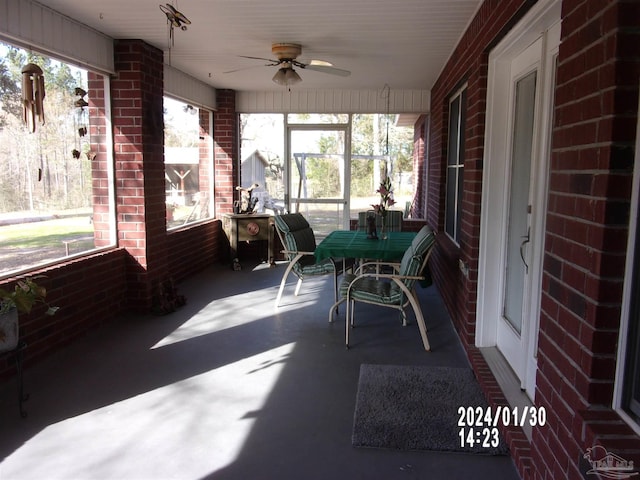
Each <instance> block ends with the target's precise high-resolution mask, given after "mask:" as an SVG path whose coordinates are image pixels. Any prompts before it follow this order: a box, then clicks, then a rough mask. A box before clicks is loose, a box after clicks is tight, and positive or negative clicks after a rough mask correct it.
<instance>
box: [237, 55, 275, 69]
mask: <svg viewBox="0 0 640 480" xmlns="http://www.w3.org/2000/svg"><path fill="white" fill-rule="evenodd" d="M238 56H239V57H240V58H250V59H252V60H264V61H265V62H271V63H270V64H269V65H266V66H267V67H269V66H274V65H280V63H281V62H279V61H278V60H273V59H272V58H262V57H249V56H247V55H238Z"/></svg>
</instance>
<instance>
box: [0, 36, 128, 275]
mask: <svg viewBox="0 0 640 480" xmlns="http://www.w3.org/2000/svg"><path fill="white" fill-rule="evenodd" d="M29 63H33V64H36V65H38V66H39V67H40V68H41V69H42V71H43V77H44V82H45V92H46V95H45V98H44V101H43V105H44V108H43V110H44V115H45V123H44V124H41V123H40V122H37V126H36V129H35V131H34V132H32V131H31V129H29V128H27V126H26V125H25V123H24V122H23V112H22V103H21V98H22V88H23V87H22V75H21V72H22V69H23V67H24V66H25V65H26V64H29ZM108 81H109V80H108V78H107V77H105V76H102V75H100V74H97V73H94V72H90V71H87V70H83V69H81V68H77V67H76V66H74V65H71V64H69V63H64V62H61V61H58V60H56V59H55V58H52V57H47V56H42V55H38V54H36V53H33V52H27V51H25V50H22V49H19V48H15V47H12V46H10V45H6V44H2V43H0V169H1V171H2V175H0V252H1V253H0V265H1V266H0V276H7V275H9V274H16V273H18V272H20V271H23V270H27V269H32V268H35V267H39V266H43V265H45V264H51V263H53V262H56V261H60V260H63V259H67V258H69V257H74V256H79V255H82V254H86V253H88V252H91V251H94V250H95V249H97V248H101V247H107V246H111V245H114V243H115V235H114V228H113V223H114V222H113V211H114V207H113V205H114V201H113V191H112V188H111V183H110V182H108V181H105V179H108V178H112V174H113V171H112V164H113V161H112V158H111V153H110V152H111V149H110V148H109V147H108V146H107V147H104V148H101V146H100V145H97V144H96V143H93V142H96V141H97V138H105V137H102V136H100V137H98V136H97V135H95V136H94V135H93V131H92V130H93V129H95V128H98V127H99V126H101V125H104V124H105V123H109V122H110V119H109V118H108V115H109V113H108V112H109V110H108V108H109V107H108V105H104V98H105V97H104V95H103V92H104V91H106V90H108V88H109V83H108ZM108 137H109V138H108V139H106V141H107V142H109V143H111V137H110V136H108Z"/></svg>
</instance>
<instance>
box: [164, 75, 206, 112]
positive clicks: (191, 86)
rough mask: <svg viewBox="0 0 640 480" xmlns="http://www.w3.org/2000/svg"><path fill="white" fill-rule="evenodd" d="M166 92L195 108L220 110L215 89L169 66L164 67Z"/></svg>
mask: <svg viewBox="0 0 640 480" xmlns="http://www.w3.org/2000/svg"><path fill="white" fill-rule="evenodd" d="M164 91H165V93H166V94H167V95H169V96H173V97H176V98H178V99H180V100H183V101H185V102H187V103H190V104H192V105H194V106H198V107H204V108H206V109H209V110H216V109H217V108H218V104H217V101H216V89H215V88H213V87H212V86H211V85H207V84H206V83H203V82H201V81H200V80H198V79H196V78H193V77H192V76H190V75H187V74H186V73H184V72H182V71H180V70H178V69H176V68H174V67H172V66H170V65H167V64H165V65H164Z"/></svg>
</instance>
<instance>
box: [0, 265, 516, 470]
mask: <svg viewBox="0 0 640 480" xmlns="http://www.w3.org/2000/svg"><path fill="white" fill-rule="evenodd" d="M283 272H284V265H283V264H279V265H278V266H277V267H276V268H269V267H268V266H267V265H265V264H259V265H255V264H251V263H250V262H249V263H247V262H244V263H243V270H242V271H239V272H234V271H232V270H231V269H229V268H227V267H224V266H216V267H210V268H208V269H207V270H205V271H203V272H201V273H200V274H198V275H195V276H193V277H191V278H190V279H188V280H187V281H185V282H183V283H181V284H180V285H179V286H178V288H179V291H180V293H182V294H184V295H185V296H186V297H187V300H188V303H187V305H186V306H185V307H183V308H181V309H180V310H178V311H177V312H174V313H172V314H170V315H167V316H163V317H157V316H123V317H122V318H119V319H117V320H116V321H114V322H113V323H111V324H109V325H107V326H104V327H102V328H100V329H98V330H96V331H94V332H92V334H91V335H89V336H88V337H87V338H84V339H82V340H79V341H77V342H76V343H74V344H73V345H72V346H70V347H68V348H66V349H65V350H63V351H60V352H58V353H56V354H54V355H53V356H52V357H50V358H49V359H47V360H46V361H44V362H42V363H40V364H38V365H35V366H33V367H31V368H28V369H27V370H26V372H25V389H26V391H27V392H28V393H30V399H29V401H28V402H26V404H25V407H26V410H27V411H28V417H27V418H25V419H22V418H20V416H19V414H18V409H17V405H16V391H15V388H16V384H15V381H14V380H13V379H12V380H11V381H9V382H5V383H4V384H1V385H0V479H2V480H9V479H10V480H13V479H20V480H22V479H38V480H41V479H49V480H50V479H65V480H69V479H193V480H195V479H224V480H236V479H237V480H249V479H269V480H270V479H274V480H275V479H277V480H287V479H295V480H299V479H307V480H313V479H323V480H324V479H385V480H393V479H436V480H437V479H446V480H454V479H471V478H473V479H505V480H511V479H514V480H515V479H518V478H519V477H518V474H517V472H516V469H515V467H514V465H513V461H512V459H511V458H510V457H509V456H495V457H491V456H486V455H473V454H457V453H440V452H427V451H397V450H383V449H363V448H354V447H353V446H352V445H351V431H352V426H353V413H354V408H355V401H356V392H357V384H358V376H359V369H360V365H361V364H365V363H372V364H393V365H427V366H428V365H432V366H453V367H467V366H469V364H468V362H467V359H466V356H465V354H464V351H463V349H462V346H461V344H460V341H459V339H458V337H457V335H456V333H455V331H454V329H453V327H452V325H451V321H450V319H449V317H448V315H447V313H446V311H445V309H444V306H443V304H442V301H441V298H440V296H439V294H438V292H437V290H436V289H435V287H429V288H426V289H423V288H420V287H419V288H418V294H419V297H420V302H421V305H422V309H423V312H424V314H425V318H426V322H427V327H428V329H429V340H430V342H431V346H432V352H430V353H427V352H425V351H424V350H423V347H422V342H421V340H420V335H419V332H418V328H417V326H416V324H415V321H413V315H412V314H411V313H410V314H409V319H410V324H409V325H408V326H407V327H402V326H401V324H400V322H399V320H398V315H397V312H395V311H393V310H391V309H385V308H380V307H374V306H358V309H357V311H356V312H357V319H359V322H360V323H359V326H358V328H356V329H355V330H354V331H353V334H352V337H351V341H352V348H351V349H350V350H346V349H345V347H344V309H341V311H340V315H339V317H338V318H337V320H336V322H334V323H333V324H329V323H328V322H327V312H328V309H329V306H330V305H331V303H332V292H331V280H330V278H329V277H323V278H317V279H310V280H306V281H305V282H304V284H303V287H302V290H301V293H300V295H299V296H298V297H295V296H294V295H293V290H294V286H293V285H294V283H293V277H291V278H290V281H289V285H288V287H287V289H286V290H285V294H284V296H283V301H282V306H281V307H280V308H279V309H278V310H276V309H275V308H274V305H273V302H274V299H275V296H276V292H277V288H278V284H279V281H280V278H281V275H282V273H283ZM451 421H452V422H456V421H457V419H455V418H452V419H451Z"/></svg>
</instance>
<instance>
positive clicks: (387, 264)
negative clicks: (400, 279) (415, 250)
mask: <svg viewBox="0 0 640 480" xmlns="http://www.w3.org/2000/svg"><path fill="white" fill-rule="evenodd" d="M368 266H373V267H393V269H394V270H395V271H398V270H399V269H400V263H399V262H364V263H361V264H360V266H359V267H358V268H357V269H356V271H355V272H354V273H355V274H356V275H364V274H362V273H358V272H360V271H361V269H362V268H363V267H368Z"/></svg>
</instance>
